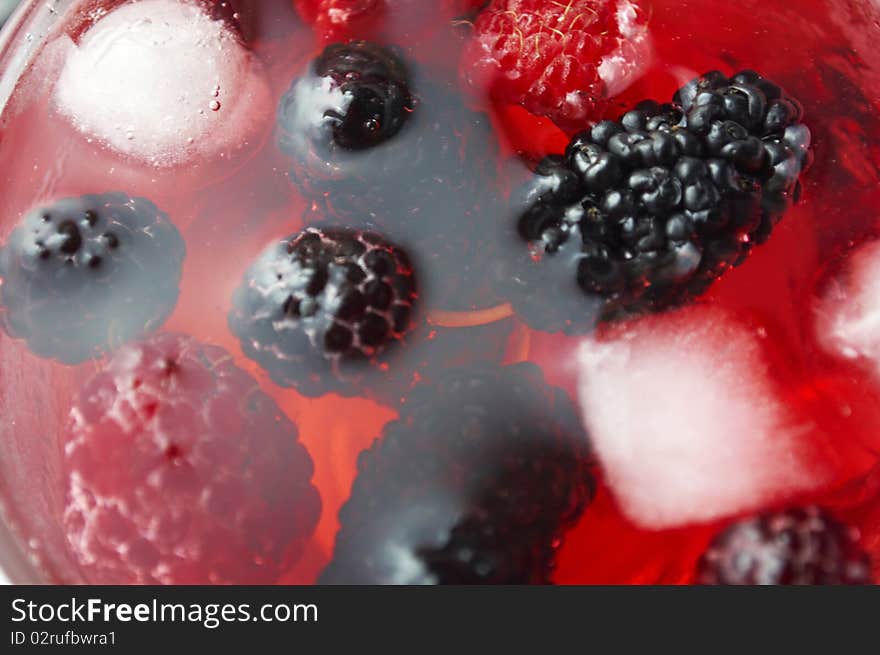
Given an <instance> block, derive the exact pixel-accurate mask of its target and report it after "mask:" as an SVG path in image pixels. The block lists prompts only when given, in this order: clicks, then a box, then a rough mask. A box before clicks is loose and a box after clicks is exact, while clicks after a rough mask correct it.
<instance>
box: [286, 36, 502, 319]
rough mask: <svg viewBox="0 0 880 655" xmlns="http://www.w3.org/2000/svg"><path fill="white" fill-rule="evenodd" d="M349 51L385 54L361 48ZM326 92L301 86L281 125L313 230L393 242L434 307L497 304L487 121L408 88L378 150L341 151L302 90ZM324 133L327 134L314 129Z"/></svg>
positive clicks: (498, 215)
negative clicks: (394, 127) (329, 228)
mask: <svg viewBox="0 0 880 655" xmlns="http://www.w3.org/2000/svg"><path fill="white" fill-rule="evenodd" d="M333 47H342V46H331V48H333ZM345 47H347V48H351V49H354V50H355V51H356V52H359V49H361V48H366V49H367V51H368V52H372V51H373V50H376V49H379V46H375V45H372V44H363V43H362V42H356V43H354V44H349V45H348V46H345ZM328 50H329V49H328ZM381 50H382V52H386V51H385V50H384V49H381ZM387 52H388V53H389V55H388V56H392V55H391V54H390V51H387ZM325 53H326V51H325ZM353 61H354V60H353ZM357 61H360V60H357ZM401 66H402V64H401ZM321 83H322V82H320V81H319V80H318V81H316V80H315V79H314V76H311V77H309V76H307V77H306V78H301V79H299V80H297V81H295V82H294V83H293V85H292V87H291V89H290V91H288V93H287V94H286V95H285V97H284V98H283V99H282V101H281V105H280V108H279V116H278V123H279V131H280V137H279V145H280V148H281V150H282V151H283V152H284V153H285V154H286V155H288V156H289V157H290V159H291V170H290V177H291V179H292V180H293V181H294V182H295V183H296V185H297V186H298V187H299V189H300V191H301V192H302V193H303V195H304V196H306V197H307V198H309V199H310V200H311V203H310V205H311V206H310V208H309V211H310V212H312V215H311V216H309V217H307V223H313V222H314V223H320V224H332V225H339V226H346V227H355V228H358V229H364V230H370V231H377V232H381V233H384V234H389V235H393V236H394V240H395V241H396V242H397V243H399V244H401V245H402V246H404V247H405V248H406V249H407V251H408V252H409V254H410V256H411V257H412V258H413V260H414V263H415V264H416V266H417V267H418V269H419V270H420V271H422V272H423V275H422V276H421V283H422V285H423V288H422V290H421V291H422V293H423V295H424V297H425V298H426V299H427V302H428V303H430V305H431V306H436V307H440V308H442V309H446V310H467V309H472V308H477V307H479V308H481V307H484V306H486V305H491V304H494V303H495V302H496V301H497V297H496V296H495V295H494V293H493V292H492V289H491V285H489V284H488V283H486V281H487V280H488V278H489V275H488V272H487V266H488V263H489V261H490V258H489V257H487V256H486V253H488V252H491V248H492V245H493V244H494V243H496V242H497V240H496V239H493V238H491V229H492V228H493V227H494V226H495V225H498V224H500V222H501V221H502V219H503V212H502V211H501V210H499V203H498V201H497V197H498V196H499V193H498V190H497V189H496V178H497V172H496V170H495V161H496V158H495V155H496V154H497V151H498V145H497V142H496V141H495V138H494V136H493V133H492V130H491V126H490V123H489V119H488V117H487V116H485V115H484V114H481V113H477V112H473V111H471V110H470V109H468V108H467V107H465V106H464V104H463V103H462V101H461V99H460V98H459V97H458V95H457V94H456V93H455V92H454V91H453V90H451V89H449V88H447V87H445V86H442V85H436V84H425V85H423V86H420V87H419V88H417V89H416V88H415V87H408V88H413V89H414V90H413V91H412V106H411V107H408V109H407V110H406V119H405V121H404V122H403V124H402V125H401V127H400V129H399V130H398V131H397V132H395V133H394V134H393V136H390V137H389V138H387V139H386V140H384V141H382V142H381V143H376V144H374V145H373V147H370V148H364V149H359V150H345V149H343V148H340V147H337V146H335V145H334V144H333V141H332V139H333V135H332V132H331V131H328V129H327V127H326V121H327V119H325V118H324V116H325V113H326V112H327V111H328V110H329V111H331V112H335V111H336V110H335V109H332V108H330V106H329V105H323V104H321V105H320V106H318V105H315V104H314V102H313V101H311V100H309V97H311V96H310V94H311V92H309V93H305V92H304V91H303V89H306V88H309V89H310V88H312V87H311V86H310V85H315V84H321ZM323 83H324V84H327V82H326V81H325V82H323ZM331 84H332V83H331ZM408 84H409V83H408ZM312 95H313V94H312ZM319 104H320V103H319ZM304 108H305V109H304ZM318 124H320V125H323V126H324V127H322V128H321V129H313V127H310V126H314V125H318ZM304 125H305V126H306V127H305V128H304V127H303V126H304ZM328 144H329V146H328ZM439 232H442V234H443V238H438V233H439ZM481 235H485V238H483V237H481ZM475 281H479V283H478V284H474V282H475Z"/></svg>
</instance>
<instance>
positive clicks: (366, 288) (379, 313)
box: [229, 227, 416, 396]
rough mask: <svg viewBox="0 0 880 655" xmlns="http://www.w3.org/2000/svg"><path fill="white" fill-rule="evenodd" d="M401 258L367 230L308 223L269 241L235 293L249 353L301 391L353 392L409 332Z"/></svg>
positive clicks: (411, 296) (410, 286)
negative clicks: (393, 346)
mask: <svg viewBox="0 0 880 655" xmlns="http://www.w3.org/2000/svg"><path fill="white" fill-rule="evenodd" d="M415 302H416V286H415V278H414V273H413V269H412V266H411V265H410V262H409V259H408V258H407V255H406V254H405V253H404V252H403V251H402V250H401V249H400V248H398V247H397V246H394V245H391V244H389V243H387V242H386V241H385V240H384V239H383V238H382V237H380V236H379V235H377V234H374V233H370V232H361V231H358V230H347V229H341V228H340V229H319V228H315V227H309V228H306V229H305V230H303V231H302V232H299V233H297V234H294V235H292V236H290V237H288V238H287V239H284V240H282V241H280V242H278V243H275V244H272V245H271V246H270V247H269V248H267V249H266V250H265V251H264V252H263V254H262V255H261V256H260V257H259V258H258V259H257V260H256V261H255V262H254V263H253V264H252V265H251V267H250V268H249V269H248V271H247V273H245V276H244V280H243V282H242V285H241V287H240V288H239V289H238V290H237V291H236V293H235V296H234V298H233V308H232V311H231V313H230V315H229V326H230V329H231V330H232V332H233V333H235V334H236V335H237V336H238V338H239V339H240V340H241V345H242V349H243V350H244V352H245V354H247V355H248V356H249V357H250V358H252V359H254V360H255V361H256V362H258V363H259V364H260V365H261V366H262V367H263V368H264V369H265V370H266V371H267V372H268V373H269V375H271V377H272V379H273V380H275V382H277V383H278V384H280V385H282V386H288V387H295V388H296V389H297V391H299V392H300V393H302V394H304V395H306V396H319V395H322V394H323V393H325V392H327V391H334V392H336V393H340V394H343V395H354V394H357V393H359V392H360V391H362V390H363V389H362V387H363V385H364V383H365V380H366V379H367V378H368V377H376V376H377V375H380V374H381V373H382V370H383V368H387V367H384V366H383V363H384V362H385V361H386V357H387V356H388V353H387V352H386V351H388V350H389V348H390V346H392V345H394V344H395V343H396V342H398V341H401V340H402V339H403V338H404V336H405V335H406V334H407V333H408V332H409V331H410V329H411V328H412V319H413V316H412V312H413V306H414V304H415Z"/></svg>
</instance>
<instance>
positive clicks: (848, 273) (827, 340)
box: [816, 241, 880, 376]
mask: <svg viewBox="0 0 880 655" xmlns="http://www.w3.org/2000/svg"><path fill="white" fill-rule="evenodd" d="M816 326H817V330H816V331H817V335H818V338H819V341H820V343H821V344H822V346H823V347H824V348H825V349H826V350H827V351H828V352H830V353H831V354H834V355H837V356H838V357H842V358H844V359H849V360H856V361H861V362H863V363H866V364H867V365H868V366H869V367H870V368H872V369H873V370H874V372H876V374H877V375H878V376H880V241H875V242H871V243H868V244H866V245H863V246H861V247H859V248H857V249H856V250H855V251H853V252H852V253H851V254H850V255H849V256H848V257H847V259H846V261H844V262H843V263H842V266H841V268H840V269H839V270H836V271H834V274H833V275H832V276H831V277H830V279H828V280H826V281H825V285H824V288H823V289H822V291H821V292H820V298H819V301H818V303H817V305H816Z"/></svg>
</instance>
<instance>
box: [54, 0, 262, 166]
mask: <svg viewBox="0 0 880 655" xmlns="http://www.w3.org/2000/svg"><path fill="white" fill-rule="evenodd" d="M267 100H268V92H267V86H266V83H265V81H264V79H263V78H262V75H261V74H260V70H259V68H258V66H257V64H256V61H255V60H254V58H253V57H252V56H251V53H250V52H248V51H247V50H246V49H245V48H244V47H242V45H241V44H240V43H239V41H238V40H237V38H236V37H235V35H234V34H233V33H232V32H231V31H230V30H229V28H228V27H227V26H226V25H225V24H224V23H223V22H221V21H217V20H213V19H212V18H211V17H210V16H208V15H207V14H206V13H205V12H204V10H203V9H202V8H200V7H199V6H198V5H197V4H194V3H192V2H187V1H185V0H143V1H142V2H132V3H128V4H124V5H121V6H119V7H118V8H116V9H114V10H112V11H111V12H110V13H108V14H106V15H104V16H103V17H102V18H101V19H100V20H99V21H98V22H97V23H95V24H94V25H93V26H92V27H90V28H89V29H88V30H87V31H86V32H85V33H84V34H83V35H82V36H81V37H80V40H79V42H78V43H77V44H76V45H75V47H74V48H73V49H72V51H71V54H70V56H69V58H68V60H67V62H66V64H65V66H64V68H63V70H62V72H61V75H60V78H59V80H58V83H57V86H56V92H55V106H56V107H57V109H58V110H59V111H60V112H61V113H62V114H63V115H65V116H66V117H67V118H68V119H69V120H70V121H71V122H72V123H73V124H74V125H75V126H76V127H77V128H78V129H79V130H80V131H82V132H83V133H84V134H85V135H86V136H88V137H90V138H94V139H97V140H99V141H100V142H102V143H104V144H105V145H108V146H110V147H111V148H113V149H115V150H117V151H119V152H121V153H123V154H126V155H129V156H132V157H136V158H138V159H140V160H143V161H146V162H149V163H152V164H155V165H173V164H179V163H182V162H184V161H186V160H189V159H190V158H191V157H193V156H194V155H202V156H212V155H217V154H218V153H220V152H223V151H226V150H230V151H232V150H235V149H237V148H240V147H241V146H243V145H244V144H245V142H247V140H248V139H249V138H252V137H253V136H254V133H255V131H256V129H257V128H258V126H261V125H265V119H266V117H267V115H268V112H267V109H268V102H267Z"/></svg>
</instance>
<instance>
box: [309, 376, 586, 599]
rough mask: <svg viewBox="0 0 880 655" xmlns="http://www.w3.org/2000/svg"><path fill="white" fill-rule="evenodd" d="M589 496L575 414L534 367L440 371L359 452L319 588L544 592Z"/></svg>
mask: <svg viewBox="0 0 880 655" xmlns="http://www.w3.org/2000/svg"><path fill="white" fill-rule="evenodd" d="M592 490H593V479H592V477H591V472H590V449H589V444H588V440H587V437H586V435H585V434H584V433H583V430H582V428H581V426H580V422H579V420H578V416H577V413H576V411H575V408H574V406H573V405H572V403H571V402H570V400H569V399H568V397H567V396H566V395H565V394H564V393H563V392H562V391H561V390H559V389H555V388H552V387H549V386H547V385H546V383H545V382H544V381H543V378H542V375H541V373H540V371H539V369H537V368H536V367H534V366H533V365H532V364H519V365H516V366H509V367H504V368H497V367H490V366H480V367H473V368H469V369H459V370H455V371H449V372H448V373H447V374H446V375H445V376H442V377H440V378H439V379H437V380H435V381H434V383H433V384H424V385H420V386H418V387H416V388H415V389H414V390H413V392H412V393H411V394H410V396H409V397H408V398H407V399H406V401H405V402H404V404H403V405H402V407H401V410H400V417H399V419H398V420H396V421H393V422H392V423H389V424H388V425H387V426H386V427H385V430H384V432H383V435H382V437H381V439H380V440H378V441H377V442H376V443H375V444H374V445H373V446H372V447H371V448H370V449H369V450H367V451H365V452H364V453H362V454H361V456H360V459H359V460H358V476H357V478H356V480H355V482H354V486H353V487H352V492H351V497H350V498H349V500H348V502H347V503H346V504H345V505H344V506H343V508H342V510H341V511H340V514H339V520H340V524H341V528H340V531H339V533H338V535H337V538H336V545H335V549H334V552H333V560H332V561H331V563H330V564H329V565H328V567H327V568H326V569H325V570H324V572H323V573H322V575H321V577H320V580H319V581H320V582H322V583H328V584H470V583H486V584H502V583H508V584H511V583H520V584H523V583H546V582H548V581H549V578H550V575H551V573H552V569H553V563H554V557H555V552H556V549H557V548H558V546H559V543H560V539H561V537H562V534H563V533H564V532H565V531H566V529H567V528H568V527H569V526H570V525H571V524H572V523H573V522H574V521H575V520H576V519H577V517H578V516H579V515H580V513H581V512H582V511H583V509H584V507H585V506H586V504H587V503H588V502H589V500H590V499H591V497H592Z"/></svg>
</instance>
